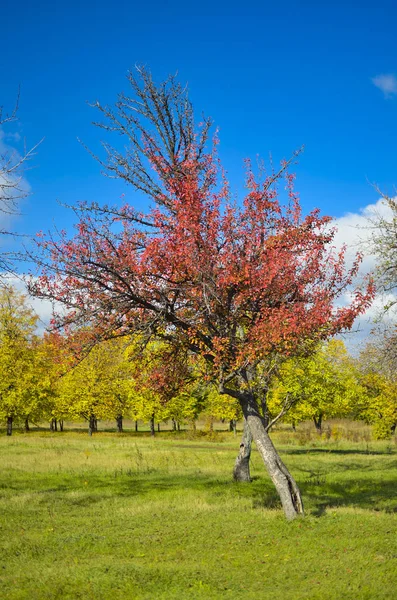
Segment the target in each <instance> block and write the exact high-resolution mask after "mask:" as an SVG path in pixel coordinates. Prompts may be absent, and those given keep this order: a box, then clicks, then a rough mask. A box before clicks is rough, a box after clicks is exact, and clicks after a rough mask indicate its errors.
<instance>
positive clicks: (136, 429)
mask: <svg viewBox="0 0 397 600" xmlns="http://www.w3.org/2000/svg"><path fill="white" fill-rule="evenodd" d="M137 431H138V421H135V432H137Z"/></svg>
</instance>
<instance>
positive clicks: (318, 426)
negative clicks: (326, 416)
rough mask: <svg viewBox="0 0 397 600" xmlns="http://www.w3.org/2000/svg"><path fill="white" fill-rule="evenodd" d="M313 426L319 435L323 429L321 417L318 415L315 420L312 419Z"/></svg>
mask: <svg viewBox="0 0 397 600" xmlns="http://www.w3.org/2000/svg"><path fill="white" fill-rule="evenodd" d="M313 421H314V426H315V428H316V429H317V432H318V433H321V431H322V428H323V415H319V416H318V417H317V418H316V417H313Z"/></svg>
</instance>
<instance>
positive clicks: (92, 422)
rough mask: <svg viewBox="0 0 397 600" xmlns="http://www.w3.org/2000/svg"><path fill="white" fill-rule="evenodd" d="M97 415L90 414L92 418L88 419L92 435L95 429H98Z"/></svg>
mask: <svg viewBox="0 0 397 600" xmlns="http://www.w3.org/2000/svg"><path fill="white" fill-rule="evenodd" d="M95 420H96V419H95V417H94V415H90V418H89V420H88V435H92V434H93V433H94V431H96V429H95Z"/></svg>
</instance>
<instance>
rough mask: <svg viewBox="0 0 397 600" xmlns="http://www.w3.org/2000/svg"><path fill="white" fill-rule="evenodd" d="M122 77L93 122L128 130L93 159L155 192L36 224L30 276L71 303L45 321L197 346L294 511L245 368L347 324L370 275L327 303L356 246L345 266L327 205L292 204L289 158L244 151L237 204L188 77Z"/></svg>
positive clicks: (292, 493)
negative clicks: (71, 228) (259, 163)
mask: <svg viewBox="0 0 397 600" xmlns="http://www.w3.org/2000/svg"><path fill="white" fill-rule="evenodd" d="M129 83H130V85H131V87H132V92H133V95H132V97H130V96H127V95H125V94H121V95H120V96H119V99H118V101H117V103H116V105H115V107H114V108H110V107H106V106H101V105H100V104H99V103H97V104H96V106H97V108H98V109H99V111H100V112H101V113H102V115H103V117H104V122H102V123H100V124H99V126H100V127H102V128H103V129H104V130H105V131H108V132H109V131H111V132H117V133H118V134H119V135H121V136H122V137H123V139H124V141H125V143H126V144H128V145H127V147H126V149H125V151H124V150H123V151H121V150H118V149H116V148H113V147H112V146H110V145H109V144H105V146H104V147H105V151H106V153H107V160H106V161H101V162H102V164H103V165H104V168H105V169H106V172H107V174H108V175H109V176H111V177H117V178H122V179H123V180H124V181H125V182H127V183H128V184H130V185H132V187H133V188H135V189H136V190H139V191H140V192H143V193H144V194H146V195H147V196H148V198H149V199H150V200H151V201H152V203H153V205H152V206H151V207H150V208H148V210H147V211H146V212H140V211H137V210H135V209H134V208H133V207H132V206H131V205H130V204H128V203H126V204H124V206H122V207H117V206H103V207H101V206H99V205H98V204H95V203H94V204H91V205H88V204H84V203H81V204H79V205H78V206H77V207H76V208H75V210H76V213H77V214H78V218H79V221H78V225H77V232H76V235H75V236H74V237H73V238H71V239H70V238H68V236H67V235H66V233H62V232H61V233H60V234H59V238H58V237H57V236H55V237H54V236H53V235H51V234H50V235H44V234H41V235H40V237H39V238H38V240H37V244H38V254H39V258H37V262H38V264H39V266H40V267H41V277H40V278H39V279H38V280H37V281H36V282H32V285H31V290H32V291H33V293H35V294H36V295H37V296H39V297H41V298H50V299H52V300H57V301H59V302H61V303H62V304H63V305H64V306H66V308H67V309H68V310H67V314H66V315H65V314H58V315H57V316H55V320H54V326H55V327H58V328H61V329H62V328H64V327H68V326H72V325H74V326H76V325H79V324H81V323H84V324H87V323H89V324H90V327H91V328H92V332H94V333H93V341H95V340H97V339H101V338H106V337H112V336H120V335H136V334H139V335H145V336H147V338H149V339H157V340H164V341H168V342H169V343H172V344H173V345H177V346H180V347H182V348H184V349H185V351H190V352H192V353H196V354H198V355H200V356H201V357H202V359H203V360H204V361H205V362H206V364H207V369H208V373H209V377H210V378H211V379H212V380H213V381H216V382H217V384H218V386H219V391H220V393H223V394H226V395H228V396H230V397H231V398H233V399H237V400H238V402H239V404H240V406H241V409H242V412H243V414H244V417H245V418H246V420H247V423H248V426H249V429H250V431H251V433H252V435H253V438H254V440H255V442H256V445H257V447H258V449H259V452H260V454H261V456H262V458H263V461H264V463H265V465H266V468H267V470H268V472H269V475H270V477H271V478H272V480H273V483H274V484H275V486H276V488H277V491H278V493H279V495H280V499H281V502H282V505H283V507H284V511H285V514H286V516H287V518H288V519H292V518H294V517H295V516H296V515H297V514H299V513H302V512H303V504H302V500H301V495H300V492H299V489H298V486H297V484H296V482H295V480H294V479H293V477H292V475H291V474H290V473H289V471H288V469H287V467H286V466H285V465H284V463H283V462H282V460H281V458H280V456H279V455H278V453H277V451H276V449H275V447H274V446H273V443H272V441H271V439H270V437H269V435H268V433H267V432H266V427H265V423H264V420H263V417H262V415H261V413H260V410H259V404H260V400H261V398H260V394H261V389H260V388H257V387H256V385H255V382H256V378H255V372H256V370H257V368H258V366H259V365H260V363H261V361H263V360H265V359H267V358H268V356H269V355H270V354H272V353H281V354H290V355H293V354H295V353H301V352H303V351H306V349H307V347H310V346H311V345H312V343H313V341H316V342H317V341H320V340H322V339H326V338H328V337H329V336H331V335H334V334H336V333H338V332H339V331H341V330H344V329H348V328H350V327H351V326H352V324H353V321H354V319H355V317H356V316H357V315H358V314H360V313H361V312H363V311H364V310H365V309H366V307H367V306H368V305H369V303H370V301H371V298H372V295H373V289H372V286H371V285H369V286H368V287H367V289H366V290H364V291H362V290H356V291H355V293H354V297H353V301H352V303H351V304H350V305H349V306H345V307H340V308H335V301H336V300H337V299H338V298H339V297H340V296H341V294H342V293H343V290H345V289H346V287H347V286H350V285H351V283H352V279H353V277H354V276H355V274H356V273H357V270H358V267H359V263H360V259H359V257H358V258H357V260H356V261H355V263H354V265H353V267H352V268H351V269H350V270H346V269H345V265H344V250H342V251H341V252H339V253H338V254H335V252H334V251H333V250H332V248H331V247H330V243H331V242H332V239H333V233H334V232H333V231H332V229H331V228H330V227H329V222H330V218H328V217H321V216H320V214H319V212H318V211H317V210H316V211H314V212H312V213H310V214H309V215H308V216H306V217H303V216H302V214H301V209H300V205H299V199H298V196H297V194H296V193H295V192H294V188H293V182H294V177H293V175H292V174H290V173H289V172H288V168H289V166H290V164H291V162H292V159H291V160H290V161H284V162H282V164H281V167H280V169H279V170H278V171H277V172H271V173H270V174H268V175H266V174H265V173H262V179H260V180H258V178H257V177H255V176H254V173H253V171H252V169H251V166H250V164H249V163H247V179H246V186H247V188H248V191H247V194H246V196H245V198H244V200H243V202H242V203H241V204H238V205H237V204H235V203H234V202H233V200H232V197H231V193H230V190H229V185H228V183H227V181H226V176H225V173H224V171H223V170H222V169H221V166H220V161H219V159H218V157H217V154H216V147H217V139H216V137H215V139H214V142H213V144H212V145H211V144H210V143H209V130H210V127H211V121H210V120H209V119H203V120H202V123H201V124H200V125H199V126H198V127H196V125H195V121H194V114H193V108H192V105H191V103H190V101H189V99H188V95H187V90H186V88H182V87H181V86H180V85H179V84H178V83H177V82H176V80H175V78H173V77H171V78H169V79H168V80H167V81H166V82H164V83H162V84H160V85H159V86H156V85H155V83H154V82H153V80H152V77H151V75H150V73H149V72H148V71H146V70H144V69H141V70H139V77H138V78H135V77H134V76H133V75H132V74H130V75H129ZM283 183H284V185H285V189H286V192H285V194H284V193H282V192H279V191H278V188H279V187H280V186H281V185H282V184H283ZM284 196H285V198H284Z"/></svg>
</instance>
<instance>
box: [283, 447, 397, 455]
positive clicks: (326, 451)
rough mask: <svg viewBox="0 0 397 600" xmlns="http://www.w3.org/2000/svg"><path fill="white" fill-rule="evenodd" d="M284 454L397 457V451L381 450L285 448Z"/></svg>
mask: <svg viewBox="0 0 397 600" xmlns="http://www.w3.org/2000/svg"><path fill="white" fill-rule="evenodd" d="M282 452H283V454H292V455H294V454H296V455H301V454H342V455H346V456H348V455H351V454H360V455H366V456H393V455H396V454H397V453H396V451H387V450H385V451H383V452H382V451H381V450H371V449H370V448H368V449H366V450H358V449H357V450H351V449H346V450H343V449H340V448H332V449H328V448H283V450H282Z"/></svg>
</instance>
